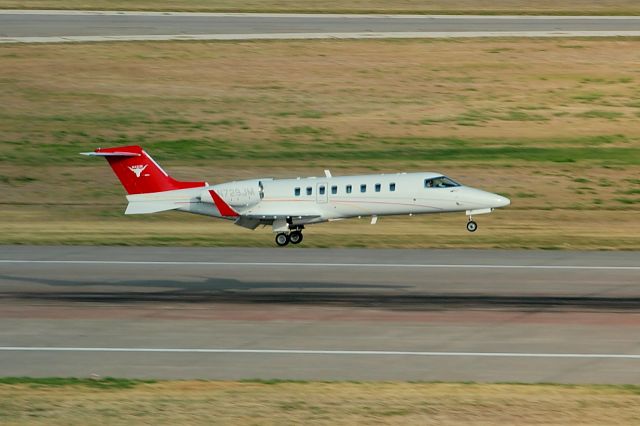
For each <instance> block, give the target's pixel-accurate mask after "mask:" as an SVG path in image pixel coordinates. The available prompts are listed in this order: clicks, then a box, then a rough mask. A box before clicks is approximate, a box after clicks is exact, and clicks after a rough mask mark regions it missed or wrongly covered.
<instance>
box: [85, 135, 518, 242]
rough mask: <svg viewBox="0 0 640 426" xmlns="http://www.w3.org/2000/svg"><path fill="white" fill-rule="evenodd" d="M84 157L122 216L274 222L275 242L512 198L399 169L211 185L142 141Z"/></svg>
mask: <svg viewBox="0 0 640 426" xmlns="http://www.w3.org/2000/svg"><path fill="white" fill-rule="evenodd" d="M81 154H83V155H89V156H97V157H104V158H105V159H106V160H107V161H108V163H109V165H110V166H111V168H112V169H113V171H114V173H115V174H116V176H117V177H118V179H119V180H120V182H121V183H122V185H123V186H124V189H125V190H126V191H127V200H128V202H129V204H128V206H127V209H126V211H125V214H147V213H156V212H162V211H169V210H177V211H181V212H188V213H195V214H201V215H206V216H212V217H215V218H222V219H228V220H232V221H233V222H234V223H235V224H236V225H239V226H242V227H245V228H248V229H256V228H257V227H258V226H260V225H263V226H271V227H272V229H273V232H274V233H275V234H276V237H275V242H276V244H277V245H278V246H286V245H287V244H289V243H291V244H299V243H301V242H302V239H303V235H302V230H303V229H305V226H306V225H311V224H315V223H321V222H329V221H335V220H341V219H347V218H355V217H363V216H370V217H371V223H372V224H375V223H376V222H377V219H378V216H390V215H410V216H412V215H415V214H427V213H448V212H463V211H464V212H465V213H466V215H467V216H468V221H467V230H468V231H469V232H475V231H476V230H477V229H478V224H477V223H476V222H475V221H474V220H473V215H479V214H486V213H491V212H492V211H493V210H494V209H496V208H500V207H506V206H508V205H509V204H510V203H511V201H510V200H509V199H508V198H506V197H503V196H501V195H498V194H493V193H491V192H486V191H482V190H480V189H475V188H471V187H468V186H464V185H461V184H459V183H457V182H456V181H454V180H453V179H451V178H449V177H447V176H444V175H443V174H440V173H433V172H424V173H394V174H376V175H357V176H332V175H331V172H330V171H329V170H325V175H324V176H322V177H305V178H293V179H273V178H259V179H249V180H241V181H234V182H227V183H221V184H217V185H209V184H208V183H207V182H204V181H202V182H184V181H178V180H175V179H174V178H172V177H171V176H169V174H168V173H167V172H165V171H164V170H163V169H162V167H160V165H159V164H158V163H156V162H155V161H154V160H153V158H151V156H150V155H149V154H147V153H146V152H145V151H144V150H143V149H142V148H141V147H140V146H137V145H132V146H120V147H114V148H98V149H96V150H95V151H93V152H83V153H81Z"/></svg>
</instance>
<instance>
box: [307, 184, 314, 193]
mask: <svg viewBox="0 0 640 426" xmlns="http://www.w3.org/2000/svg"><path fill="white" fill-rule="evenodd" d="M311 194H313V188H312V187H310V186H307V195H311Z"/></svg>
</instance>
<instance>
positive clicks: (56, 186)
mask: <svg viewBox="0 0 640 426" xmlns="http://www.w3.org/2000/svg"><path fill="white" fill-rule="evenodd" d="M571 44H572V41H571V40H563V41H561V42H560V41H558V40H553V39H545V40H542V39H539V40H535V39H534V40H532V39H512V40H510V39H500V40H493V39H492V40H481V39H478V40H386V41H385V40H376V41H372V40H363V41H327V40H321V41H311V40H310V41H247V42H188V43H185V42H171V43H164V42H163V43H148V42H144V43H124V44H109V43H107V44H74V45H47V46H41V45H5V46H0V57H2V58H3V59H2V64H3V66H2V68H0V81H2V82H3V89H4V90H3V91H0V166H1V168H2V173H1V174H0V190H1V191H2V194H3V197H2V200H0V214H2V216H3V221H2V222H1V223H0V242H2V243H12V244H13V243H36V244H92V243H93V244H131V243H132V241H131V239H130V238H128V233H127V232H126V230H125V229H126V227H128V226H130V224H132V223H134V224H136V226H139V228H140V230H141V231H143V232H141V234H142V235H140V238H136V239H135V241H134V242H135V243H137V244H160V245H167V244H178V245H190V244H195V245H271V244H272V241H271V235H270V234H269V232H268V230H264V231H256V232H250V231H246V230H243V229H239V228H236V227H234V226H232V225H231V224H229V223H220V222H216V221H215V220H212V219H207V218H202V217H194V216H184V215H183V216H177V214H171V213H169V214H160V215H153V216H145V217H136V218H132V217H123V216H122V215H121V213H122V210H123V206H124V203H125V200H124V198H123V193H122V189H121V188H120V186H119V185H118V184H117V182H116V180H115V178H114V177H113V176H112V174H111V171H110V170H109V169H108V167H106V165H105V164H104V163H103V162H101V161H100V160H98V159H88V158H86V157H82V156H80V155H78V153H79V152H83V151H89V150H93V149H94V148H96V147H98V146H102V147H105V146H113V145H124V144H141V145H143V146H144V148H145V149H146V150H147V151H148V152H150V153H151V154H152V155H153V156H154V158H156V159H157V160H158V161H159V162H160V163H161V164H162V165H163V167H165V168H166V169H167V170H168V171H169V172H170V173H171V174H172V175H174V176H175V177H176V178H178V179H183V180H199V179H201V178H205V179H207V180H208V181H209V182H211V183H218V182H223V181H229V180H234V179H246V178H253V177H255V176H273V177H295V176H308V175H322V170H323V169H326V168H330V169H331V170H332V172H333V174H334V175H341V174H349V173H354V174H358V173H371V172H379V173H388V172H396V171H420V170H423V171H424V170H433V171H439V172H442V173H446V174H448V175H451V176H452V177H454V178H455V179H457V180H460V181H462V182H463V183H466V184H469V185H472V186H477V187H480V188H483V189H487V190H490V191H493V192H500V193H505V194H511V198H513V199H514V203H513V205H512V206H510V207H509V208H508V209H506V210H500V211H499V212H497V213H495V214H494V215H490V216H487V217H479V218H478V219H479V221H480V226H481V228H480V231H479V232H478V233H477V234H475V235H473V236H472V237H473V238H470V237H471V236H470V235H467V234H466V233H465V232H464V230H463V229H462V232H460V231H461V228H460V221H461V220H462V221H463V220H464V217H460V216H458V215H454V216H451V217H440V216H429V217H424V218H422V217H421V218H412V219H409V218H396V219H387V218H383V220H381V224H380V225H377V226H375V227H371V226H368V225H366V224H365V223H364V222H365V221H361V222H358V221H349V222H345V223H342V224H332V225H331V226H321V227H318V228H315V227H312V228H310V229H309V230H308V232H309V233H310V234H311V233H314V235H313V238H308V239H307V240H305V246H310V245H316V246H333V245H341V246H376V247H386V246H389V247H405V246H406V247H430V246H438V247H523V248H533V247H538V248H539V247H554V248H563V247H573V248H578V247H579V248H589V249H598V248H611V249H615V248H620V249H633V248H639V247H640V244H639V242H638V237H636V235H639V234H640V233H638V232H635V233H634V232H630V231H629V229H634V226H636V225H635V222H634V221H632V220H631V219H629V218H628V217H627V216H626V215H627V214H628V213H629V212H632V211H634V209H635V208H637V204H636V203H635V198H634V197H633V195H635V193H634V192H629V191H633V189H634V188H636V186H635V185H637V184H636V183H634V182H636V180H637V179H636V178H637V176H638V175H640V118H636V116H635V113H636V112H637V98H638V96H640V92H639V91H638V89H637V88H636V87H635V86H634V85H633V84H632V83H633V80H629V78H630V77H629V76H630V75H634V73H636V72H637V70H636V68H637V51H638V48H640V40H636V39H625V40H624V41H618V40H588V39H583V40H581V41H580V47H581V48H580V49H571V50H570V51H569V50H567V49H566V46H567V45H571ZM328 58H330V60H328ZM294 69H295V70H296V72H295V73H292V72H291V70H294ZM44 76H46V78H45V77H44ZM604 113H606V114H604ZM587 182H591V183H592V186H593V187H594V188H597V189H594V190H597V203H596V202H594V198H593V197H594V190H592V189H588V190H587V189H585V187H584V186H582V187H579V188H576V183H587ZM532 194H533V195H532ZM534 195H535V196H534ZM592 209H597V210H596V211H595V212H594V213H593V214H592ZM601 217H602V218H606V221H605V220H602V221H601V220H600V218H601ZM594 222H595V223H597V224H598V226H593V225H592V224H593V223H594ZM52 223H55V224H56V226H55V227H52V226H50V225H51V224H52ZM503 224H504V228H501V226H502V225H503ZM516 224H517V226H516ZM575 224H579V226H576V225H575ZM415 226H417V230H416V232H417V233H418V234H419V235H421V236H423V238H419V239H416V238H415V235H414V230H413V229H412V227H415ZM434 227H435V228H436V229H435V230H434V229H433V228H434ZM313 229H318V231H313ZM557 229H563V230H566V232H564V233H558V232H555V230H557ZM159 230H162V232H159ZM203 230H204V231H203ZM333 230H337V231H333ZM548 230H554V232H549V231H548Z"/></svg>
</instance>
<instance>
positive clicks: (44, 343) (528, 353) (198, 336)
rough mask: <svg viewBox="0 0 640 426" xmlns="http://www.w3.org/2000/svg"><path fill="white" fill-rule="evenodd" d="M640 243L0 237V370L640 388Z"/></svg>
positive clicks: (12, 372) (16, 373) (39, 373)
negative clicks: (333, 243)
mask: <svg viewBox="0 0 640 426" xmlns="http://www.w3.org/2000/svg"><path fill="white" fill-rule="evenodd" d="M639 329H640V253H637V252H585V253H579V252H560V251H548V252H547V251H491V250H490V251H473V250H470V251H466V250H359V249H356V250H353V249H335V250H323V249H297V248H286V249H277V248H273V249H233V248H225V249H208V248H145V247H117V248H116V247H19V246H9V247H0V375H2V376H23V375H29V376H80V377H84V376H91V375H98V376H119V377H155V378H210V379H242V378H289V379H322V380H475V381H525V382H540V381H545V382H568V383H638V382H639V381H640V333H638V330H639Z"/></svg>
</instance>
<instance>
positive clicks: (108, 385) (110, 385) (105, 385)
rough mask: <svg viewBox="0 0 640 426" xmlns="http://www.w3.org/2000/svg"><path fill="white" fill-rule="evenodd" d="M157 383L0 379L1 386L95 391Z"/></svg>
mask: <svg viewBox="0 0 640 426" xmlns="http://www.w3.org/2000/svg"><path fill="white" fill-rule="evenodd" d="M150 383H157V381H156V380H137V379H118V378H113V377H104V378H99V379H78V378H75V377H43V378H35V377H0V385H25V384H26V385H30V386H32V387H63V386H84V387H89V388H95V389H132V388H134V387H136V386H138V385H141V384H150Z"/></svg>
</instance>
